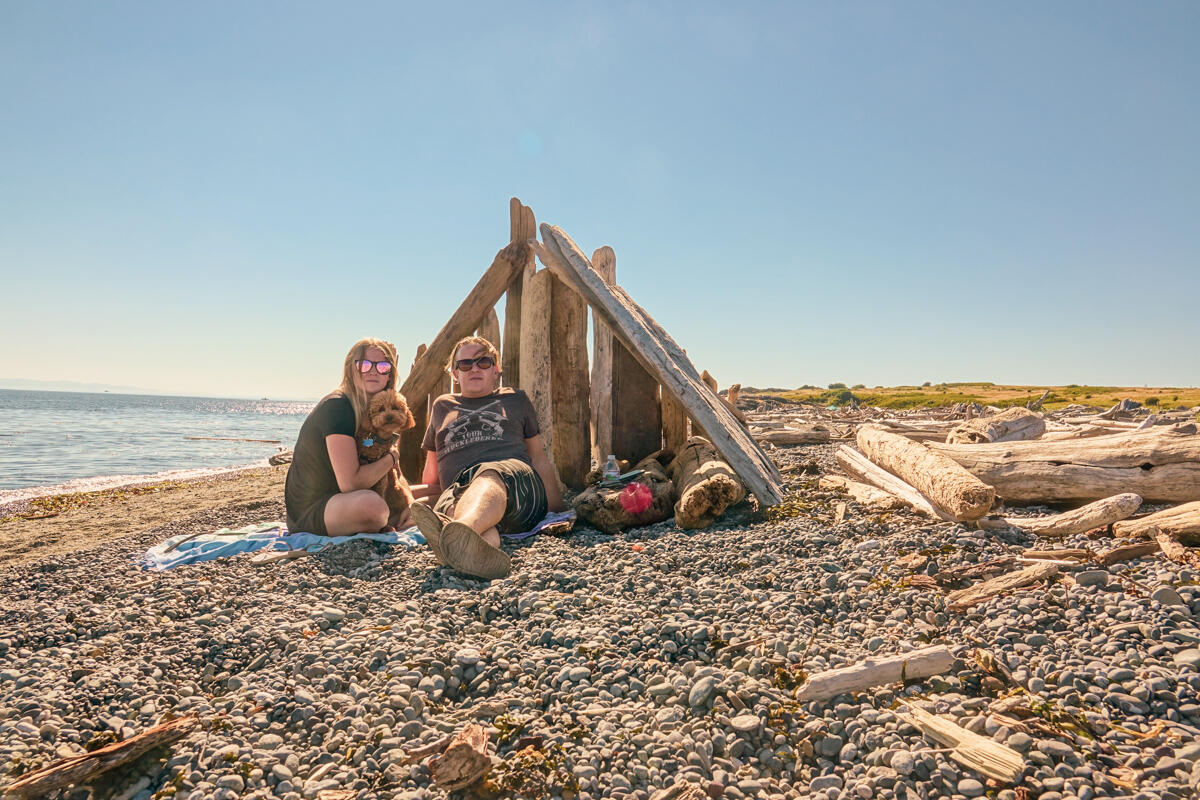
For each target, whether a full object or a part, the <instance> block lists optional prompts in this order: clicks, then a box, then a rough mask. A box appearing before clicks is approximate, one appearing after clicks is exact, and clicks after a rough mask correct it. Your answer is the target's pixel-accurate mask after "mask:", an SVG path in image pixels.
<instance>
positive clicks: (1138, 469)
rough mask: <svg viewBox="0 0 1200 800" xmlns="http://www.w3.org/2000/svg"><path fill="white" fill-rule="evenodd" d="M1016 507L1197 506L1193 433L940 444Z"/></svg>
mask: <svg viewBox="0 0 1200 800" xmlns="http://www.w3.org/2000/svg"><path fill="white" fill-rule="evenodd" d="M928 447H929V448H930V449H931V450H933V451H935V452H937V453H941V454H942V455H945V456H948V457H949V458H952V459H954V461H956V462H958V463H959V464H960V465H962V466H963V467H964V468H965V469H966V470H967V471H968V472H970V473H971V474H972V475H974V476H975V477H977V478H979V479H980V480H981V481H983V482H984V483H986V484H988V485H989V486H994V487H995V489H996V493H997V494H999V495H1000V496H1001V497H1003V498H1004V499H1005V501H1006V502H1008V503H1011V504H1019V503H1067V502H1088V501H1091V500H1099V499H1101V498H1104V497H1111V496H1112V495H1114V494H1120V493H1122V492H1134V493H1135V494H1138V495H1140V496H1141V497H1142V499H1143V500H1145V502H1147V503H1185V502H1189V501H1192V500H1200V436H1197V435H1196V426H1195V425H1191V424H1186V425H1176V426H1172V427H1166V428H1158V427H1156V428H1150V429H1148V430H1144V431H1131V432H1129V433H1120V434H1112V435H1109V436H1095V437H1092V438H1088V439H1067V440H1062V441H1041V440H1038V441H1032V442H1004V443H1001V444H936V443H930V444H929V445H928Z"/></svg>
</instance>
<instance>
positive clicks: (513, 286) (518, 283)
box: [496, 197, 537, 386]
mask: <svg viewBox="0 0 1200 800" xmlns="http://www.w3.org/2000/svg"><path fill="white" fill-rule="evenodd" d="M508 218H509V239H510V240H511V241H514V242H524V241H527V240H529V239H533V238H536V237H537V222H536V221H535V220H534V218H533V209H531V208H530V207H529V206H525V205H521V201H520V200H518V199H517V198H515V197H514V198H512V199H511V200H509V201H508ZM536 266H537V265H536V264H535V263H534V256H533V252H532V251H530V252H529V253H528V254H527V257H526V259H525V264H524V265H523V266H522V268H521V270H520V272H518V273H517V274H516V275H514V276H513V279H512V281H511V282H510V283H509V284H508V289H507V290H506V291H505V293H504V344H503V346H502V347H500V351H501V353H502V355H503V358H504V373H503V375H504V377H503V380H504V385H505V386H516V385H518V384H519V382H520V380H521V314H522V311H523V308H522V306H523V303H522V295H523V293H524V289H525V283H526V282H527V281H528V280H529V279H530V278H532V277H533V272H534V270H535V269H536ZM496 344H497V346H500V343H499V342H497V343H496Z"/></svg>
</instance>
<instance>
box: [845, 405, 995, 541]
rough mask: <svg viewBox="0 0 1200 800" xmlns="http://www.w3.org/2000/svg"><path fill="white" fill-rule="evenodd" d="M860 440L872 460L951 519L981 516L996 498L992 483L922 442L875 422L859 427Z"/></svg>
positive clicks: (865, 453) (967, 518) (864, 452)
mask: <svg viewBox="0 0 1200 800" xmlns="http://www.w3.org/2000/svg"><path fill="white" fill-rule="evenodd" d="M857 441H858V449H859V450H862V452H863V455H865V456H866V457H867V458H869V459H870V460H871V462H872V463H874V464H877V465H878V466H880V467H883V468H884V469H886V470H887V471H888V472H890V473H892V474H893V475H896V476H897V477H899V478H902V479H903V480H904V481H905V482H906V483H908V484H910V485H912V486H913V487H914V488H916V489H917V491H919V492H920V493H921V494H922V495H924V496H925V497H926V498H928V500H929V502H930V503H932V504H933V505H934V506H936V507H937V508H939V509H940V510H941V511H943V512H944V513H945V514H947V515H949V516H950V517H951V518H952V519H955V520H958V521H967V520H975V519H979V518H980V517H982V516H984V515H985V514H987V512H988V511H989V510H990V509H991V507H992V503H993V502H994V501H995V499H996V492H995V490H994V489H992V487H991V486H988V485H987V484H985V483H984V482H982V481H981V480H979V479H978V478H976V477H975V476H973V475H971V473H969V472H967V471H966V470H965V469H963V468H962V467H960V466H959V465H958V464H956V463H955V462H954V461H952V460H950V459H949V458H946V457H945V456H941V455H938V454H937V453H936V452H934V451H933V450H931V449H930V448H929V447H927V446H926V445H923V444H921V443H920V442H914V441H912V440H911V439H907V438H905V437H903V436H900V435H898V434H895V433H889V432H888V431H885V430H884V429H882V428H879V427H876V426H873V425H864V426H863V427H861V428H859V429H858V437H857Z"/></svg>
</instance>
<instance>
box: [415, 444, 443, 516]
mask: <svg viewBox="0 0 1200 800" xmlns="http://www.w3.org/2000/svg"><path fill="white" fill-rule="evenodd" d="M421 480H422V481H424V483H418V484H415V485H412V486H409V487H408V488H410V489H412V493H413V497H415V498H417V499H418V500H424V499H425V498H427V497H432V498H434V499H435V500H436V499H437V498H438V497H439V496H441V494H442V484H441V478H439V477H438V465H437V453H435V452H434V451H433V450H426V451H425V469H424V470H422V471H421ZM430 505H432V503H430Z"/></svg>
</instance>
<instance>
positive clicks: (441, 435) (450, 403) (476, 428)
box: [421, 387, 541, 489]
mask: <svg viewBox="0 0 1200 800" xmlns="http://www.w3.org/2000/svg"><path fill="white" fill-rule="evenodd" d="M540 431H541V428H539V427H538V419H537V412H536V411H534V410H533V403H531V402H530V401H529V397H528V395H526V394H525V392H523V391H521V390H520V389H510V388H507V387H506V388H503V389H499V390H497V391H496V392H493V393H492V394H489V395H487V396H486V397H463V396H462V395H460V394H444V395H442V396H441V397H439V398H438V399H437V400H434V401H433V409H432V410H431V411H430V414H429V427H428V428H426V429H425V441H423V442H422V443H421V447H423V448H424V449H426V450H432V451H434V452H435V453H436V454H437V465H438V480H439V482H440V483H441V485H442V488H443V489H446V488H448V487H449V486H450V484H452V483H454V481H455V479H457V478H458V476H459V475H460V474H461V473H462V471H463V470H465V469H467V468H469V467H473V466H475V465H476V464H482V463H483V462H485V461H503V460H504V459H506V458H517V459H520V460H521V461H524V462H525V463H526V464H529V463H531V462H530V460H529V448H527V447H526V446H525V440H526V439H530V438H533V437H534V436H537V435H538V433H540Z"/></svg>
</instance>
